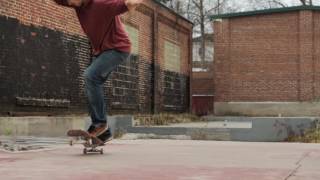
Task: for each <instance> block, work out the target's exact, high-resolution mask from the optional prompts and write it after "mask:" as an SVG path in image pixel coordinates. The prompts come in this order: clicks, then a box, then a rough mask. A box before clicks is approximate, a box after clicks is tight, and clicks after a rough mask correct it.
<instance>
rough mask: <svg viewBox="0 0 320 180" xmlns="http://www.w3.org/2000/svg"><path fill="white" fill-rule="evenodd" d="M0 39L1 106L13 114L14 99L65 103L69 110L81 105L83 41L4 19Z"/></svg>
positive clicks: (84, 61) (85, 59)
mask: <svg viewBox="0 0 320 180" xmlns="http://www.w3.org/2000/svg"><path fill="white" fill-rule="evenodd" d="M0 37H1V41H0V48H1V51H0V57H1V58H0V63H1V71H0V73H1V76H0V80H1V81H0V82H1V83H0V84H1V85H0V86H1V88H0V89H1V91H0V92H1V99H0V100H1V104H9V106H7V107H8V108H9V109H11V110H13V109H12V105H14V102H15V101H16V98H17V97H23V98H38V99H61V100H69V101H70V102H71V104H70V105H71V106H82V105H83V104H84V103H85V101H84V94H83V92H81V89H82V86H83V83H81V81H82V79H81V75H82V72H83V68H81V64H85V65H88V63H89V61H88V60H89V58H90V57H89V55H90V52H89V45H88V42H87V39H85V38H81V37H79V36H71V35H67V34H64V33H62V32H59V31H54V30H51V29H48V28H45V27H36V26H26V25H23V24H21V23H19V22H18V21H17V20H16V19H13V18H7V17H4V16H1V17H0ZM81 52H82V53H81ZM10 105H11V106H10ZM5 107H6V106H2V108H1V109H2V110H3V109H5Z"/></svg>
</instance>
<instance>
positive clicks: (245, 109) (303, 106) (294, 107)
mask: <svg viewBox="0 0 320 180" xmlns="http://www.w3.org/2000/svg"><path fill="white" fill-rule="evenodd" d="M214 107H215V110H214V111H215V115H218V116H226V115H244V116H284V117H296V116H319V115H320V102H215V103H214Z"/></svg>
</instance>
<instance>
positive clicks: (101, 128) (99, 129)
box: [88, 124, 107, 137]
mask: <svg viewBox="0 0 320 180" xmlns="http://www.w3.org/2000/svg"><path fill="white" fill-rule="evenodd" d="M105 131H107V125H106V124H99V125H97V126H94V125H91V126H90V127H89V129H88V133H89V134H90V135H91V136H96V137H98V136H100V135H101V134H102V133H104V132H105Z"/></svg>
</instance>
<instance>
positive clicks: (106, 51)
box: [54, 0, 143, 142]
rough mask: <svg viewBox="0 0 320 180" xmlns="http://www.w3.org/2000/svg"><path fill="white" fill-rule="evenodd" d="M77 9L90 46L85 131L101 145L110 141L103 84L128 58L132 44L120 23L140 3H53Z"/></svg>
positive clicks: (67, 0)
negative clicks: (88, 122)
mask: <svg viewBox="0 0 320 180" xmlns="http://www.w3.org/2000/svg"><path fill="white" fill-rule="evenodd" d="M54 1H55V2H56V3H57V4H59V5H63V6H68V7H72V8H74V9H75V10H76V13H77V16H78V19H79V22H80V24H81V27H82V29H83V31H84V32H85V34H86V35H87V36H88V38H89V40H90V44H91V47H92V55H93V58H92V62H91V64H90V66H89V67H88V68H87V69H86V70H85V72H84V79H85V92H86V95H87V97H88V103H89V113H90V116H91V120H92V124H91V126H90V127H89V129H88V132H89V133H90V134H91V135H92V136H96V137H98V138H99V139H101V140H102V141H103V142H107V141H109V140H111V139H112V134H111V131H110V128H109V127H108V124H107V117H106V103H105V101H104V95H103V84H104V82H105V81H106V80H107V78H108V76H109V75H110V73H111V72H112V71H113V70H114V69H115V68H116V67H117V66H118V65H119V64H120V63H122V62H123V61H125V60H126V59H128V57H129V55H130V50H131V43H130V40H129V38H128V34H127V32H125V30H124V27H123V24H122V22H121V20H120V16H119V15H121V14H122V13H125V12H127V11H129V10H132V9H134V8H136V7H137V6H138V5H139V4H140V3H142V1H143V0H54Z"/></svg>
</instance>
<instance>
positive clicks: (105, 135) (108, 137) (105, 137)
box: [98, 129, 113, 143]
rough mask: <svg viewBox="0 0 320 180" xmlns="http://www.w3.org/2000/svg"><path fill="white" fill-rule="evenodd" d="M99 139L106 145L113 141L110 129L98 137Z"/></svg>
mask: <svg viewBox="0 0 320 180" xmlns="http://www.w3.org/2000/svg"><path fill="white" fill-rule="evenodd" d="M98 138H99V139H100V140H101V141H102V142H103V143H106V142H108V141H111V140H112V139H113V137H112V133H111V131H110V129H107V130H106V131H104V132H103V133H102V134H101V135H100V136H98Z"/></svg>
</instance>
